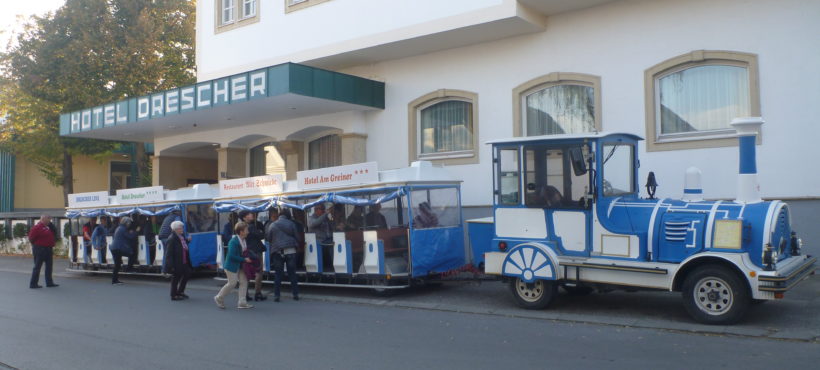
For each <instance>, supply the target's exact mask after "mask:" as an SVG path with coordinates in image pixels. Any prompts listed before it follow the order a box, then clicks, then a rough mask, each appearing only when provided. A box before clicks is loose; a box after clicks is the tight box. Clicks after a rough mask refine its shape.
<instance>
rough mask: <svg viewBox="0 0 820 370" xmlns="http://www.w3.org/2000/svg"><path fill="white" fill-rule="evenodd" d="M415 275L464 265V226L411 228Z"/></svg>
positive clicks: (419, 275) (443, 270)
mask: <svg viewBox="0 0 820 370" xmlns="http://www.w3.org/2000/svg"><path fill="white" fill-rule="evenodd" d="M410 243H411V244H412V247H411V248H410V255H411V258H412V261H413V276H416V277H421V276H426V275H428V274H431V273H440V272H445V271H450V270H452V269H456V268H459V267H462V266H464V264H465V263H466V261H465V259H464V228H462V227H461V226H455V227H439V228H432V229H421V230H417V229H411V231H410Z"/></svg>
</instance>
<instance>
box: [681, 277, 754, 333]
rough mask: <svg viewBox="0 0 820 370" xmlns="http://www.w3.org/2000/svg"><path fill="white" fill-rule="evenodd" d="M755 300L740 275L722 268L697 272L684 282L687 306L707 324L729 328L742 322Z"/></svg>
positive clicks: (691, 313) (684, 298)
mask: <svg viewBox="0 0 820 370" xmlns="http://www.w3.org/2000/svg"><path fill="white" fill-rule="evenodd" d="M750 302H751V298H750V296H749V291H748V289H746V286H745V285H744V284H743V282H742V281H741V280H740V278H738V276H737V274H735V273H734V272H733V271H730V270H728V269H726V268H724V267H721V266H715V265H706V266H702V267H699V268H697V269H695V271H693V272H692V273H691V274H689V276H687V277H686V280H684V282H683V306H684V307H685V308H686V311H687V312H688V313H689V315H690V316H692V318H694V319H695V320H697V321H698V322H701V323H703V324H709V325H726V324H733V323H735V322H737V321H738V320H740V319H741V318H742V317H743V315H744V314H745V313H746V309H747V308H748V307H749V304H750Z"/></svg>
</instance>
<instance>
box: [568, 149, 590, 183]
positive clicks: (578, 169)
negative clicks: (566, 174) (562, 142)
mask: <svg viewBox="0 0 820 370" xmlns="http://www.w3.org/2000/svg"><path fill="white" fill-rule="evenodd" d="M569 158H570V162H572V172H573V173H575V176H581V175H584V174H586V173H587V163H586V162H585V161H584V153H583V151H581V147H574V148H570V149H569Z"/></svg>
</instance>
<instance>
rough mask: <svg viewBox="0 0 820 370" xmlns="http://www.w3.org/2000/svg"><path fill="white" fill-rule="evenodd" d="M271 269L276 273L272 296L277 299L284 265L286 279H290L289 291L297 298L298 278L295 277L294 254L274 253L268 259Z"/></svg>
mask: <svg viewBox="0 0 820 370" xmlns="http://www.w3.org/2000/svg"><path fill="white" fill-rule="evenodd" d="M270 263H271V268H273V271H275V272H276V279H275V280H274V288H273V295H274V296H276V297H279V287H280V286H281V285H282V275H283V274H284V271H283V270H284V267H285V265H287V266H288V278H290V291H291V293H292V294H293V296H294V297H298V296H299V278H298V277H297V276H296V253H291V254H286V255H282V254H280V253H277V252H274V253H273V254H272V255H271V259H270Z"/></svg>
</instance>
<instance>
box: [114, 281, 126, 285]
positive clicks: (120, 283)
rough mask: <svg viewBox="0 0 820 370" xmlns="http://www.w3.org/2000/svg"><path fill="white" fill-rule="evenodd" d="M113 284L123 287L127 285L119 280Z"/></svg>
mask: <svg viewBox="0 0 820 370" xmlns="http://www.w3.org/2000/svg"><path fill="white" fill-rule="evenodd" d="M111 284H113V285H123V284H125V283H123V282H122V281H119V280H117V281H112V282H111Z"/></svg>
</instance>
